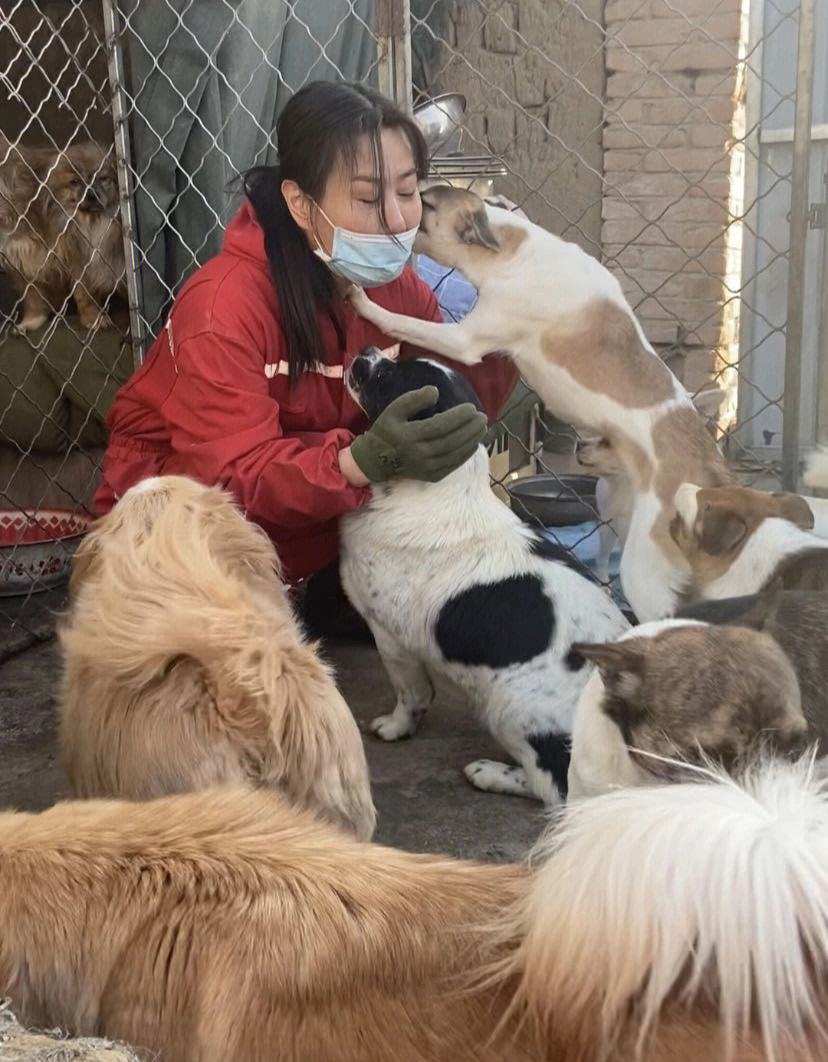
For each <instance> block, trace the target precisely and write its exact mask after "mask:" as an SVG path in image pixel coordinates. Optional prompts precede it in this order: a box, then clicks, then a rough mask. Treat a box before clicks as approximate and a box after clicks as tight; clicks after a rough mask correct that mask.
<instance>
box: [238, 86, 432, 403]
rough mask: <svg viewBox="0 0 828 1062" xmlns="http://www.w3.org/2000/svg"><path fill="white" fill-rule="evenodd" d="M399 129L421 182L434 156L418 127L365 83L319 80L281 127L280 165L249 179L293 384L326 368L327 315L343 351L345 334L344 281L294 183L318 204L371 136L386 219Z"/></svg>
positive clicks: (289, 107) (288, 109)
mask: <svg viewBox="0 0 828 1062" xmlns="http://www.w3.org/2000/svg"><path fill="white" fill-rule="evenodd" d="M392 128H395V129H399V130H400V131H401V132H403V133H404V134H405V135H406V136H407V138H408V140H409V143H410V144H411V150H412V153H413V155H414V166H415V169H416V172H417V176H418V177H419V178H423V177H424V176H425V171H426V165H427V151H426V145H425V141H424V139H423V136H422V133H421V132H420V129H419V127H418V126H417V125H416V123H415V122H414V121H413V119H411V118H410V117H408V115H406V114H404V113H403V112H402V111H401V110H399V108H398V107H397V106H396V105H395V104H394V103H392V102H391V101H390V100H388V99H386V98H385V97H384V96H382V95H381V94H380V93H378V92H375V91H374V90H373V89H370V88H367V87H366V86H363V85H351V84H343V83H337V82H330V81H313V82H311V83H310V84H308V85H305V86H304V88H302V89H300V90H299V91H298V92H297V93H296V94H295V95H294V96H292V97H291V98H290V99H289V100H288V102H287V104H286V105H285V107H284V110H283V111H282V113H281V115H280V116H279V119H278V121H277V123H276V141H277V149H278V152H279V165H278V166H260V167H257V168H255V169H252V170H249V171H248V172H247V173H246V174H245V175H244V190H245V194H246V195H247V198H248V199H249V200H250V202H251V203H252V205H253V209H254V210H255V212H256V218H257V220H258V222H259V224H260V225H261V226H262V229H263V230H264V237H265V253H266V254H267V260H268V262H269V264H270V271H271V275H272V277H273V285H274V287H275V288H276V294H277V295H278V297H279V303H280V306H281V311H282V325H283V328H284V332H285V339H286V342H287V362H288V369H289V378H290V382H291V384H293V383H295V382H296V380H298V378H299V377H300V376H301V374H302V373H303V372H306V371H307V370H308V369H310V368H312V367H313V366H314V365H322V364H324V362H325V344H324V342H323V339H322V334H321V331H320V328H319V315H320V314H321V315H322V316H323V317H327V318H328V319H329V320H330V322H331V324H332V325H333V328H334V330H335V332H336V336H337V341H338V343H339V345H340V347H343V346H344V345H345V330H344V327H343V324H342V321H341V318H340V307H341V305H342V304H341V297H340V294H339V288H338V284H337V279H336V277H335V276H334V275H333V273H331V271H330V270H329V269H328V267H327V266H326V265H325V264H324V263H323V262H322V261H320V259H319V258H318V257H317V256H316V255H315V254H314V253H313V250H312V248H311V246H310V244H309V243H308V240H307V237H306V235H305V233H304V232H303V230H302V229H301V228H300V227H299V226H298V225H297V224H296V222H295V221H294V220H293V218H292V217H291V214H290V211H289V210H288V206H287V203H286V202H285V197H284V196H283V195H282V188H281V186H282V181H283V180H291V181H295V183H296V184H297V185H298V186H299V187H300V188H301V189H302V191H303V192H304V193H305V194H306V195H308V196H309V197H310V198H311V199H313V200H314V201H315V202H317V203H318V202H319V201H320V200H321V199H322V198H323V196H324V193H325V187H326V185H327V183H328V178H329V177H330V176H331V174H332V173H333V171H334V169H335V168H336V166H337V165H339V164H340V163H342V162H344V163H345V164H346V165H350V166H351V167H353V165H354V163H355V159H356V154H357V150H358V146H359V142H360V139H361V138H362V137H363V136H366V135H367V136H369V137H370V139H371V146H372V153H373V156H374V159H375V163H376V166H377V177H378V180H379V182H380V183H379V202H380V215H381V218H382V220H383V222H384V221H385V218H384V213H383V211H384V202H385V194H384V188H383V176H384V167H383V158H382V144H381V139H380V136H381V133H382V130H383V129H392Z"/></svg>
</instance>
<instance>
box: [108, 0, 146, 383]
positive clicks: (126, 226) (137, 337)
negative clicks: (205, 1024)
mask: <svg viewBox="0 0 828 1062" xmlns="http://www.w3.org/2000/svg"><path fill="white" fill-rule="evenodd" d="M116 2H117V0H102V4H103V21H104V33H105V37H106V56H107V65H108V67H109V86H110V89H111V91H112V124H113V126H114V130H115V157H116V161H117V167H118V191H119V194H120V200H121V226H122V228H123V232H124V256H125V260H126V284H127V299H128V300H129V331H130V337H131V339H132V359H133V363H134V365H135V368H136V369H137V368H138V366H139V365H140V364H141V362H142V361H143V360H144V337H143V330H142V328H141V304H142V301H143V300H142V298H141V285H140V279H139V274H138V264H137V245H136V243H135V235H136V232H135V206H134V202H133V197H132V170H131V169H130V165H129V159H130V148H129V125H128V122H127V114H128V108H127V106H126V100H125V90H124V57H123V52H122V50H121V34H120V26H119V19H118V13H117V11H116V9H115V4H116Z"/></svg>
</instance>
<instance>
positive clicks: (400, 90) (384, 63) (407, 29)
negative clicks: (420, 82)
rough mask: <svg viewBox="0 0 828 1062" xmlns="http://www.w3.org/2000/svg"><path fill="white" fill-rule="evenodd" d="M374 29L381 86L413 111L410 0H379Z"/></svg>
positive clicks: (396, 100)
mask: <svg viewBox="0 0 828 1062" xmlns="http://www.w3.org/2000/svg"><path fill="white" fill-rule="evenodd" d="M374 29H375V34H376V37H377V48H378V54H379V61H378V63H377V77H378V81H379V90H380V92H382V93H383V94H384V95H386V96H388V97H390V98H391V99H392V100H393V101H394V102H395V103H396V104H397V106H398V107H400V108H401V109H402V110H404V111H405V112H406V113H408V114H410V113H411V110H412V107H413V97H412V86H411V3H410V0H376V3H375V6H374Z"/></svg>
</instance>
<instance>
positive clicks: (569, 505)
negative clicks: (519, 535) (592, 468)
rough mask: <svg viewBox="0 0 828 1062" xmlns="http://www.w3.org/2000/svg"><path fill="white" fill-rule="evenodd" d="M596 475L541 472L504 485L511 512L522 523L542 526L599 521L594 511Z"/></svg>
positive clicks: (564, 525) (595, 510)
mask: <svg viewBox="0 0 828 1062" xmlns="http://www.w3.org/2000/svg"><path fill="white" fill-rule="evenodd" d="M597 482H598V477H597V476H585V475H579V474H575V475H569V474H567V475H560V476H556V475H553V474H551V473H541V474H540V475H535V476H524V477H523V478H522V479H516V480H514V481H513V482H511V483H506V490H507V491H508V492H509V497H510V499H511V502H512V509H514V511H515V512H516V513H517V514H518V516H520V517H522V518H523V519H524V520H525V519H527V517H528V518H529V519H530V520H531V518H533V517H534V519H536V520H539V521H540V522H541V523H542V524H543V526H544V527H566V526H568V525H570V524H581V523H584V521H586V520H596V519H598V511H597V509H596V508H595V484H596V483H597Z"/></svg>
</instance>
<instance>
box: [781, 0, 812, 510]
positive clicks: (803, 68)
mask: <svg viewBox="0 0 828 1062" xmlns="http://www.w3.org/2000/svg"><path fill="white" fill-rule="evenodd" d="M814 2H815V0H801V2H800V6H799V47H798V53H797V73H796V111H795V114H794V140H793V167H792V170H791V222H790V233H791V242H790V248H791V252H790V258H789V261H788V303H787V311H788V312H787V329H786V333H785V394H784V400H783V413H782V489H783V490H790V491H795V490H796V488H797V485H798V479H799V407H800V403H801V378H802V317H803V312H804V306H803V295H804V289H805V250H806V247H805V241H806V239H807V236H808V203H809V190H808V168H809V161H810V152H811V109H812V96H813V83H814V39H815V31H814Z"/></svg>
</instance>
